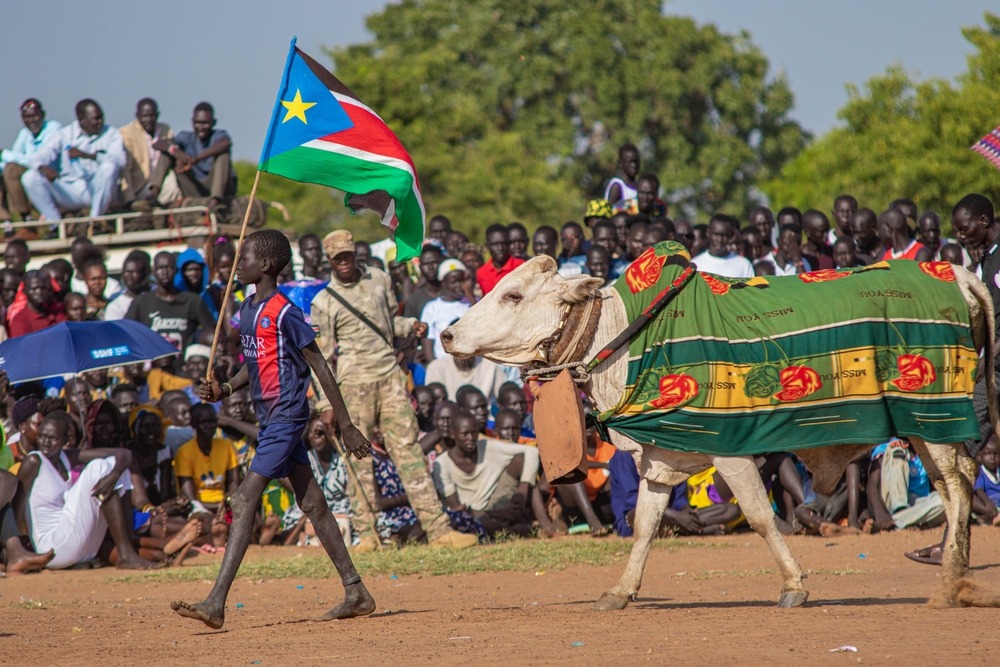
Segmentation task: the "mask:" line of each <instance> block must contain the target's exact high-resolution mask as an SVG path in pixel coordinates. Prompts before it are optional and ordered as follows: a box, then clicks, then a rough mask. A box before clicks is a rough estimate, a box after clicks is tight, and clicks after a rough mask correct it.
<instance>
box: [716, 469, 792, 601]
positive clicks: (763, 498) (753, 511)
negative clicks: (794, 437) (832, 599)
mask: <svg viewBox="0 0 1000 667" xmlns="http://www.w3.org/2000/svg"><path fill="white" fill-rule="evenodd" d="M712 463H713V464H714V465H715V467H716V468H717V469H718V471H719V473H720V474H721V475H722V478H723V479H724V480H726V483H727V484H729V489H730V490H731V491H732V492H733V496H734V497H735V498H736V502H738V503H739V504H740V509H741V510H743V516H745V517H746V518H747V523H749V524H750V527H751V528H753V529H754V530H755V531H757V534H758V535H760V536H761V537H763V538H764V541H765V542H767V546H768V548H769V549H770V550H771V555H772V556H774V560H775V561H777V563H778V568H779V569H780V570H781V576H782V577H784V580H785V582H784V585H783V586H782V587H781V597H780V598H779V599H778V606H779V607H798V606H800V605H802V604H804V603H805V601H806V600H807V599H808V598H809V593H808V591H806V589H805V588H804V587H803V586H802V578H803V574H802V568H801V567H799V564H798V562H796V560H795V558H794V557H793V556H792V552H791V551H790V550H789V549H788V545H787V544H786V543H785V538H784V537H782V536H781V533H779V532H778V525H777V523H775V521H774V510H773V509H772V508H771V501H770V500H768V497H767V489H765V488H764V482H763V481H762V480H761V478H760V473H759V472H758V471H757V466H756V464H754V461H753V458H752V457H728V456H726V457H723V456H715V457H712Z"/></svg>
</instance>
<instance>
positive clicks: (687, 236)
mask: <svg viewBox="0 0 1000 667" xmlns="http://www.w3.org/2000/svg"><path fill="white" fill-rule="evenodd" d="M674 238H676V239H677V242H678V243H680V244H681V245H682V246H684V247H685V248H687V250H688V252H689V253H693V252H694V250H693V246H694V227H692V226H691V223H690V222H689V221H687V220H674ZM693 256H694V255H692V257H693Z"/></svg>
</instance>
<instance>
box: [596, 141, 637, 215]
mask: <svg viewBox="0 0 1000 667" xmlns="http://www.w3.org/2000/svg"><path fill="white" fill-rule="evenodd" d="M639 165H640V157H639V149H638V148H636V147H635V145H634V144H624V145H622V146H621V147H620V148H619V149H618V172H619V174H620V175H618V176H613V177H612V178H611V180H609V181H608V185H607V187H605V188H604V199H605V200H607V201H608V202H609V203H610V204H612V205H614V204H617V203H618V202H620V201H621V200H623V199H633V198H634V197H635V196H636V193H637V190H636V187H637V186H636V182H635V179H636V176H637V175H638V173H639Z"/></svg>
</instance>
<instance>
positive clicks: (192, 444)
mask: <svg viewBox="0 0 1000 667" xmlns="http://www.w3.org/2000/svg"><path fill="white" fill-rule="evenodd" d="M234 468H236V450H235V449H234V448H233V443H232V441H231V440H227V439H225V438H213V439H212V449H211V451H210V452H209V455H208V456H205V454H203V453H202V451H201V450H200V449H198V440H197V439H194V440H188V441H187V442H185V443H184V444H183V445H181V448H180V449H178V450H177V454H176V455H175V456H174V475H175V476H176V477H177V479H178V483H179V482H180V478H181V477H190V478H191V479H192V480H193V481H194V489H195V492H196V493H197V494H198V498H197V500H200V501H201V502H203V503H212V504H217V503H221V502H222V501H223V500H225V499H226V473H227V472H228V471H230V470H233V469H234Z"/></svg>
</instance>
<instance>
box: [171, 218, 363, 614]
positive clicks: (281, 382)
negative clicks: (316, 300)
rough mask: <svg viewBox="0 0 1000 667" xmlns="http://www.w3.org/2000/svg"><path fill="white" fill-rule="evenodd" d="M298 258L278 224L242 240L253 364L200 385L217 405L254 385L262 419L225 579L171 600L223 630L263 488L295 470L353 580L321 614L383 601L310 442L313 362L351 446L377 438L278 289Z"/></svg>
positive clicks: (303, 504) (236, 506)
mask: <svg viewBox="0 0 1000 667" xmlns="http://www.w3.org/2000/svg"><path fill="white" fill-rule="evenodd" d="M291 258H292V249H291V245H290V244H289V243H288V239H287V238H285V235H284V234H282V233H281V232H280V231H278V230H275V229H262V230H260V231H257V232H254V233H253V234H251V235H250V236H248V237H247V239H246V242H245V243H243V245H242V246H241V247H240V257H239V264H238V267H237V271H238V272H239V273H240V274H241V275H240V279H241V281H242V282H243V284H244V285H246V284H250V283H252V284H254V285H256V287H257V292H256V294H254V296H253V297H252V298H250V299H247V300H246V301H244V302H243V305H242V306H241V307H240V341H241V344H242V348H243V356H244V357H245V358H246V364H245V365H244V366H243V368H241V369H240V371H239V372H238V373H237V374H236V375H235V376H234V377H233V378H232V379H231V380H230V381H229V382H226V383H223V384H222V385H219V383H218V382H215V381H212V382H211V383H209V382H207V381H206V380H204V379H202V380H201V381H200V384H199V386H198V395H199V396H200V397H201V399H202V400H204V401H207V402H213V403H214V402H216V401H219V400H221V399H222V398H226V397H228V396H231V395H232V394H233V392H234V391H238V390H240V389H242V388H243V387H246V386H248V385H249V387H250V393H251V396H252V397H253V401H254V408H255V410H256V414H257V417H258V420H259V421H260V435H259V437H258V445H257V455H256V456H255V457H254V459H253V462H252V463H251V464H250V471H249V473H247V476H246V478H245V479H244V480H243V482H242V483H241V484H240V486H239V488H238V489H237V490H236V492H235V493H234V494H233V495H232V496H231V498H229V499H228V500H229V504H230V506H231V507H232V510H233V524H232V528H231V533H230V537H229V543H228V545H227V548H226V555H225V557H224V558H223V560H222V567H221V569H220V570H219V575H218V577H217V578H216V580H215V586H213V587H212V590H211V592H210V593H209V594H208V597H207V598H205V600H203V601H202V602H198V603H197V604H189V603H187V602H180V601H177V602H171V603H170V607H171V608H172V609H173V610H174V611H176V612H177V613H178V614H180V615H181V616H184V617H186V618H194V619H197V620H200V621H202V622H203V623H205V625H207V626H209V627H210V628H215V629H218V628H221V627H222V624H223V623H224V622H225V606H226V597H227V596H228V594H229V589H230V587H231V586H232V584H233V579H235V577H236V572H237V570H239V567H240V563H241V562H242V560H243V556H244V555H245V554H246V550H247V546H248V545H249V544H250V537H251V533H252V532H253V524H254V516H255V510H256V507H257V502H258V501H259V500H260V497H261V493H262V492H263V491H264V487H266V486H267V484H268V483H269V482H270V481H271V480H272V479H275V478H281V477H286V476H287V477H288V479H289V481H290V482H291V484H292V489H293V490H294V492H295V500H296V502H297V503H298V505H299V507H300V508H302V511H303V512H304V513H305V515H306V516H307V517H309V520H310V521H311V522H312V525H313V527H314V528H315V529H316V534H317V536H318V537H319V539H320V542H321V543H322V544H323V547H324V548H325V549H326V552H327V554H329V556H330V559H331V560H332V561H333V564H334V566H335V567H336V568H337V572H338V574H340V580H341V583H342V584H343V585H344V601H343V602H341V603H340V604H339V605H337V606H336V607H334V608H333V609H331V610H330V611H328V612H327V613H326V614H325V615H324V616H323V617H322V618H321V619H320V620H324V621H329V620H334V619H340V618H352V617H355V616H365V615H368V614H370V613H372V612H373V611H374V610H375V600H374V599H373V598H372V596H371V595H370V594H369V593H368V590H367V589H366V588H365V586H364V584H363V583H362V582H361V577H360V575H358V572H357V570H355V569H354V563H353V562H351V556H350V554H349V553H348V551H347V546H346V545H345V544H344V540H343V537H342V536H341V534H340V529H339V528H338V526H337V522H336V519H334V517H333V515H332V514H331V513H330V511H329V510H328V509H327V506H326V501H325V500H324V497H323V491H322V490H321V489H320V488H319V486H318V485H317V484H316V480H315V478H314V477H313V474H312V469H311V468H310V466H309V457H308V452H307V448H306V445H305V444H304V442H303V440H302V434H303V432H304V431H305V428H306V426H307V424H308V421H309V404H308V402H307V400H306V389H307V387H308V385H309V370H310V368H311V369H312V371H313V373H315V374H316V377H317V378H318V379H319V383H320V386H321V387H322V388H323V393H324V394H326V397H327V399H328V400H329V401H330V405H331V407H332V409H333V412H334V417H335V419H336V420H337V423H338V424H339V425H340V430H341V435H342V437H343V441H344V445H345V446H346V447H347V450H348V452H350V453H351V454H353V455H354V456H355V457H357V458H359V459H361V458H364V457H365V456H366V455H367V454H368V453H369V452H370V451H371V444H370V443H369V442H368V440H367V439H365V436H364V435H362V433H361V432H360V431H359V430H358V429H357V427H355V426H354V424H353V423H351V418H350V415H349V414H348V413H347V408H346V406H345V405H344V399H343V398H342V397H341V395H340V390H339V389H338V388H337V383H336V381H335V380H334V378H333V374H332V373H331V372H330V368H329V366H327V364H326V360H325V359H324V358H323V354H322V353H321V352H320V351H319V347H317V345H316V342H315V340H314V338H315V334H314V333H313V330H312V328H311V327H310V326H309V325H308V324H306V322H305V319H304V318H303V315H302V311H300V310H299V309H298V308H297V307H296V306H295V305H293V304H292V303H291V302H289V301H288V299H286V298H285V296H284V295H283V294H281V292H279V291H278V289H277V276H278V274H279V273H280V272H281V270H282V269H284V268H285V266H286V265H287V264H288V263H289V261H291Z"/></svg>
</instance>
